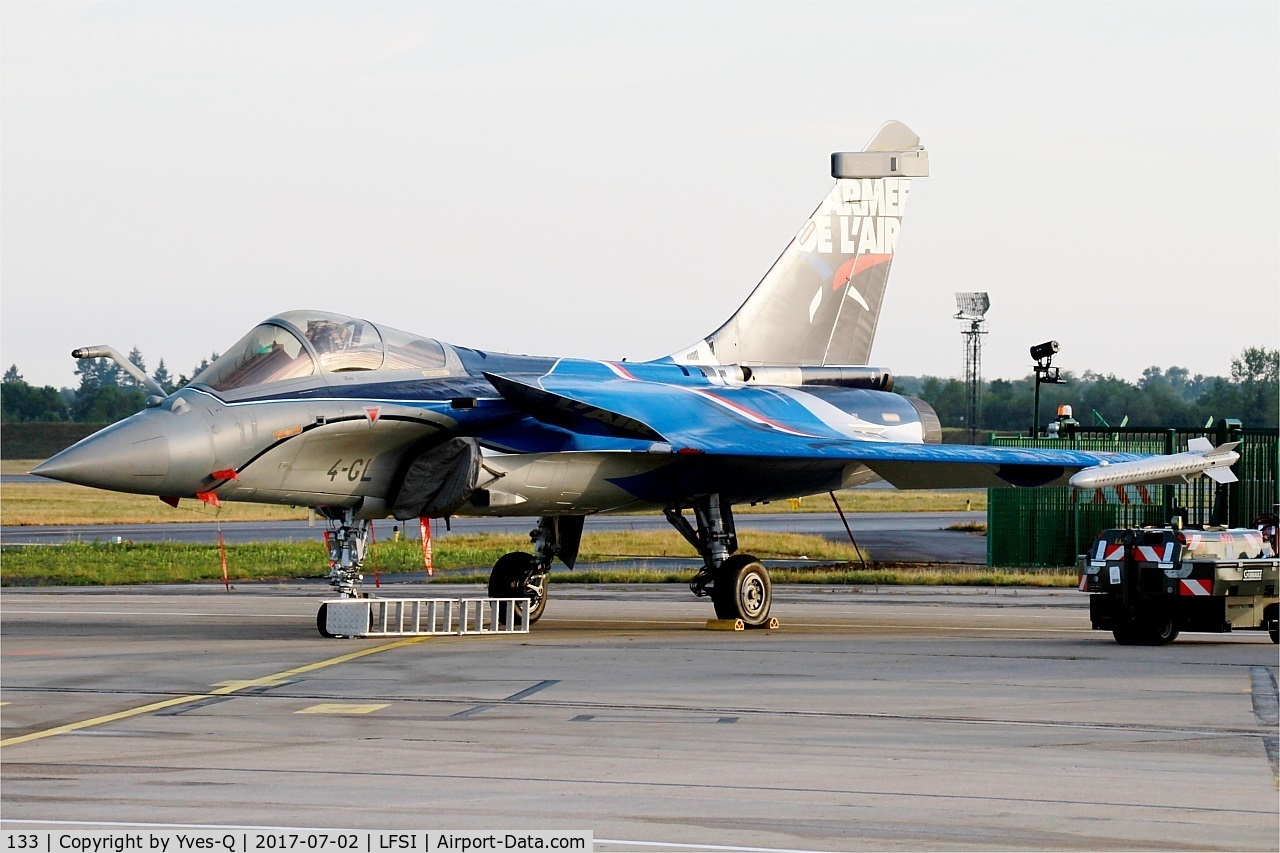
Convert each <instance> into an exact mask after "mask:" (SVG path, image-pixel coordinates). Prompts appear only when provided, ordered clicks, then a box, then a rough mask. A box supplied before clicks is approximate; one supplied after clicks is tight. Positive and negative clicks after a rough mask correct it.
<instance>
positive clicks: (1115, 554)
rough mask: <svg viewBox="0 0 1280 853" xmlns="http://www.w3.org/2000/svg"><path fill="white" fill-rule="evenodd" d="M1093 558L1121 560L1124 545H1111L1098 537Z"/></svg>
mask: <svg viewBox="0 0 1280 853" xmlns="http://www.w3.org/2000/svg"><path fill="white" fill-rule="evenodd" d="M1093 558H1094V559H1095V560H1123V559H1124V546H1123V545H1112V544H1110V543H1109V542H1107V541H1105V540H1103V539H1099V540H1098V550H1097V551H1095V552H1094V555H1093Z"/></svg>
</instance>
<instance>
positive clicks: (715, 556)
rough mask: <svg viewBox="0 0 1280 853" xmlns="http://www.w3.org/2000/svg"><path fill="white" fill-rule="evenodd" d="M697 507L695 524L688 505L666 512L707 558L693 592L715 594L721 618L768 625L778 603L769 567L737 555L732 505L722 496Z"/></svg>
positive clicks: (702, 500) (695, 578)
mask: <svg viewBox="0 0 1280 853" xmlns="http://www.w3.org/2000/svg"><path fill="white" fill-rule="evenodd" d="M692 509H693V522H694V523H693V524H691V523H690V522H689V519H688V518H686V517H685V514H684V509H683V508H679V509H676V508H672V507H668V508H667V509H665V510H663V514H664V515H665V516H666V517H667V521H669V522H671V525H672V526H673V527H674V528H675V529H676V530H678V531H680V535H681V536H683V537H684V538H685V539H686V540H687V541H688V542H689V544H690V545H692V546H693V547H694V548H696V549H697V551H698V554H699V556H701V557H702V568H701V569H699V570H698V573H697V574H696V575H694V576H693V580H691V581H689V590H690V591H691V592H692V593H693V594H694V595H696V596H699V597H703V596H710V597H711V603H712V604H713V605H714V606H715V610H716V616H717V617H718V618H720V619H741V620H742V624H743V625H745V626H747V627H748V628H763V627H766V626H767V625H768V624H769V608H770V606H771V605H772V604H773V585H772V583H770V581H769V571H768V570H767V569H766V568H765V567H764V565H763V564H761V562H760V561H759V560H757V559H756V558H755V557H754V556H752V555H751V554H734V553H733V552H734V551H737V550H738V534H737V533H736V532H735V530H734V527H733V511H732V509H731V508H730V507H729V505H728V504H721V503H720V496H719V495H708V496H706V497H702V498H698V499H696V500H694V502H693V506H692ZM695 525H696V527H695ZM731 555H732V556H731Z"/></svg>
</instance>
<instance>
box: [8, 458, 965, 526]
mask: <svg viewBox="0 0 1280 853" xmlns="http://www.w3.org/2000/svg"><path fill="white" fill-rule="evenodd" d="M35 464H36V463H34V462H33V463H24V465H27V467H25V468H22V470H24V471H26V470H30V467H32V466H34V465H35ZM11 467H22V466H12V465H11ZM837 496H838V497H839V498H840V506H841V507H842V508H843V509H844V511H845V512H959V511H961V510H965V509H972V510H973V511H974V512H975V513H976V512H979V511H982V512H985V511H986V508H987V493H986V491H985V490H981V489H970V490H962V491H953V490H949V489H942V490H932V491H908V492H899V491H896V490H894V489H850V490H847V491H843V492H837ZM833 511H834V507H832V505H831V498H830V497H828V496H827V495H811V496H809V497H807V498H799V499H796V500H790V501H786V500H784V501H774V502H772V503H768V504H756V505H755V506H737V507H734V513H735V514H738V515H751V514H754V513H790V512H799V513H806V512H833ZM649 514H653V513H649ZM306 517H307V509H306V507H290V506H276V505H273V504H250V503H235V502H231V501H228V502H226V503H224V504H223V505H222V508H221V510H218V509H214V508H213V507H211V506H207V505H205V504H202V503H200V502H199V501H197V500H194V499H184V500H183V501H182V503H180V504H179V505H178V507H177V508H174V507H170V506H168V505H166V504H163V503H161V502H160V501H159V500H158V499H157V498H153V497H147V496H145V495H126V494H121V493H120V492H108V491H104V490H102V489H91V488H88V487H87V486H73V485H69V484H67V483H53V482H48V483H5V484H4V487H3V489H0V518H2V519H3V521H4V523H5V524H8V525H17V526H33V525H41V524H166V523H174V522H186V523H190V522H195V521H204V522H214V521H218V520H221V521H284V520H290V519H304V518H306ZM532 523H533V522H532V520H530V524H532ZM588 524H590V522H588Z"/></svg>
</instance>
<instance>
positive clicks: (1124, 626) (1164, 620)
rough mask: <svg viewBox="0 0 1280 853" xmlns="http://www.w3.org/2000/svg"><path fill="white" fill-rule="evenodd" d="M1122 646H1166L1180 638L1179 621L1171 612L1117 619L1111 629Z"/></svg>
mask: <svg viewBox="0 0 1280 853" xmlns="http://www.w3.org/2000/svg"><path fill="white" fill-rule="evenodd" d="M1111 635H1112V636H1113V637H1115V638H1116V642H1117V643H1119V644H1120V645H1122V646H1165V645H1168V644H1169V643H1172V642H1173V641H1174V640H1176V639H1178V623H1177V622H1176V621H1174V618H1173V615H1172V614H1169V613H1158V614H1155V615H1152V616H1145V617H1142V618H1135V619H1124V620H1121V621H1117V622H1116V624H1115V627H1114V628H1113V629H1112V631H1111Z"/></svg>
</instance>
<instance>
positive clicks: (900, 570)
mask: <svg viewBox="0 0 1280 853" xmlns="http://www.w3.org/2000/svg"><path fill="white" fill-rule="evenodd" d="M211 538H212V537H211ZM740 542H741V549H742V551H744V552H746V553H752V554H755V555H756V556H758V557H761V558H764V559H807V560H812V561H814V563H815V565H814V566H813V567H812V568H810V567H803V568H790V567H786V568H775V569H772V570H771V571H770V573H771V575H772V577H773V580H774V582H775V583H813V584H886V585H892V584H923V585H970V586H1046V587H1071V586H1074V585H1075V583H1076V575H1075V572H1074V570H1073V569H1064V570H1044V571H1034V572H1033V571H1022V572H1019V571H1008V570H995V569H986V568H980V567H949V568H939V567H923V568H911V567H906V568H904V567H899V566H879V567H873V568H870V569H861V568H855V567H854V566H855V565H856V564H852V561H853V560H855V559H856V556H855V554H854V553H853V549H852V548H850V547H849V546H847V545H843V544H841V543H838V542H830V541H828V540H826V539H823V538H821V537H817V536H803V535H799V534H768V533H753V532H749V531H748V532H744V533H743V534H742V536H741V537H740ZM527 547H528V538H527V537H524V536H498V535H471V536H462V535H449V536H445V537H441V538H440V539H437V540H436V542H435V547H434V556H435V565H436V568H437V569H438V570H439V571H441V572H442V573H444V574H445V576H444V577H442V578H441V579H442V580H445V579H447V580H448V581H449V582H451V583H476V584H480V585H483V584H484V583H485V582H486V581H487V579H488V574H489V567H490V566H492V565H493V563H494V562H495V561H496V560H497V559H498V557H500V556H502V555H503V554H505V553H507V552H508V551H516V550H525V549H527ZM653 557H679V558H683V559H685V560H687V561H688V565H687V566H682V567H681V568H678V569H672V570H652V569H618V570H606V569H598V568H593V569H590V570H580V571H575V572H565V571H556V572H554V573H553V574H552V575H551V580H552V582H553V583H687V582H688V581H689V579H690V578H691V577H692V575H693V573H694V571H695V570H696V567H697V562H698V560H697V558H696V557H694V556H692V555H691V554H690V553H689V548H688V546H687V545H686V544H685V543H684V542H683V540H681V539H680V538H679V537H678V536H677V535H676V534H675V533H674V532H666V531H661V532H657V531H640V532H625V531H620V532H611V533H598V534H589V535H587V536H585V537H583V543H582V550H581V553H580V555H579V560H580V562H583V563H607V562H611V561H617V560H624V559H644V558H653ZM873 565H874V564H873ZM327 571H328V565H327V558H326V555H325V553H324V548H323V546H322V544H321V542H320V541H319V538H318V536H317V541H315V542H266V543H250V544H242V545H241V544H237V545H229V546H227V574H228V577H229V578H230V579H231V580H233V581H250V580H288V579H294V578H317V577H323V576H324V575H325V574H327ZM364 571H365V575H366V577H369V576H371V575H373V573H374V572H375V571H377V572H381V573H383V574H404V573H417V572H421V571H422V550H421V548H420V547H419V544H418V543H417V542H416V541H400V542H379V543H378V544H377V545H376V546H375V547H374V548H373V549H372V552H371V554H370V557H369V559H367V560H366V562H365V569H364ZM221 579H222V567H221V562H220V559H219V554H218V547H217V544H216V542H213V541H211V542H209V543H207V544H188V543H176V542H146V543H128V542H126V543H123V544H119V545H116V544H111V543H102V542H92V543H83V542H82V543H69V544H66V545H56V546H29V547H11V548H6V549H5V550H4V551H3V553H0V583H2V584H3V585H5V586H18V585H22V586H31V585H45V586H97V585H119V584H138V583H196V582H206V583H207V582H217V581H220V580H221Z"/></svg>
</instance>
